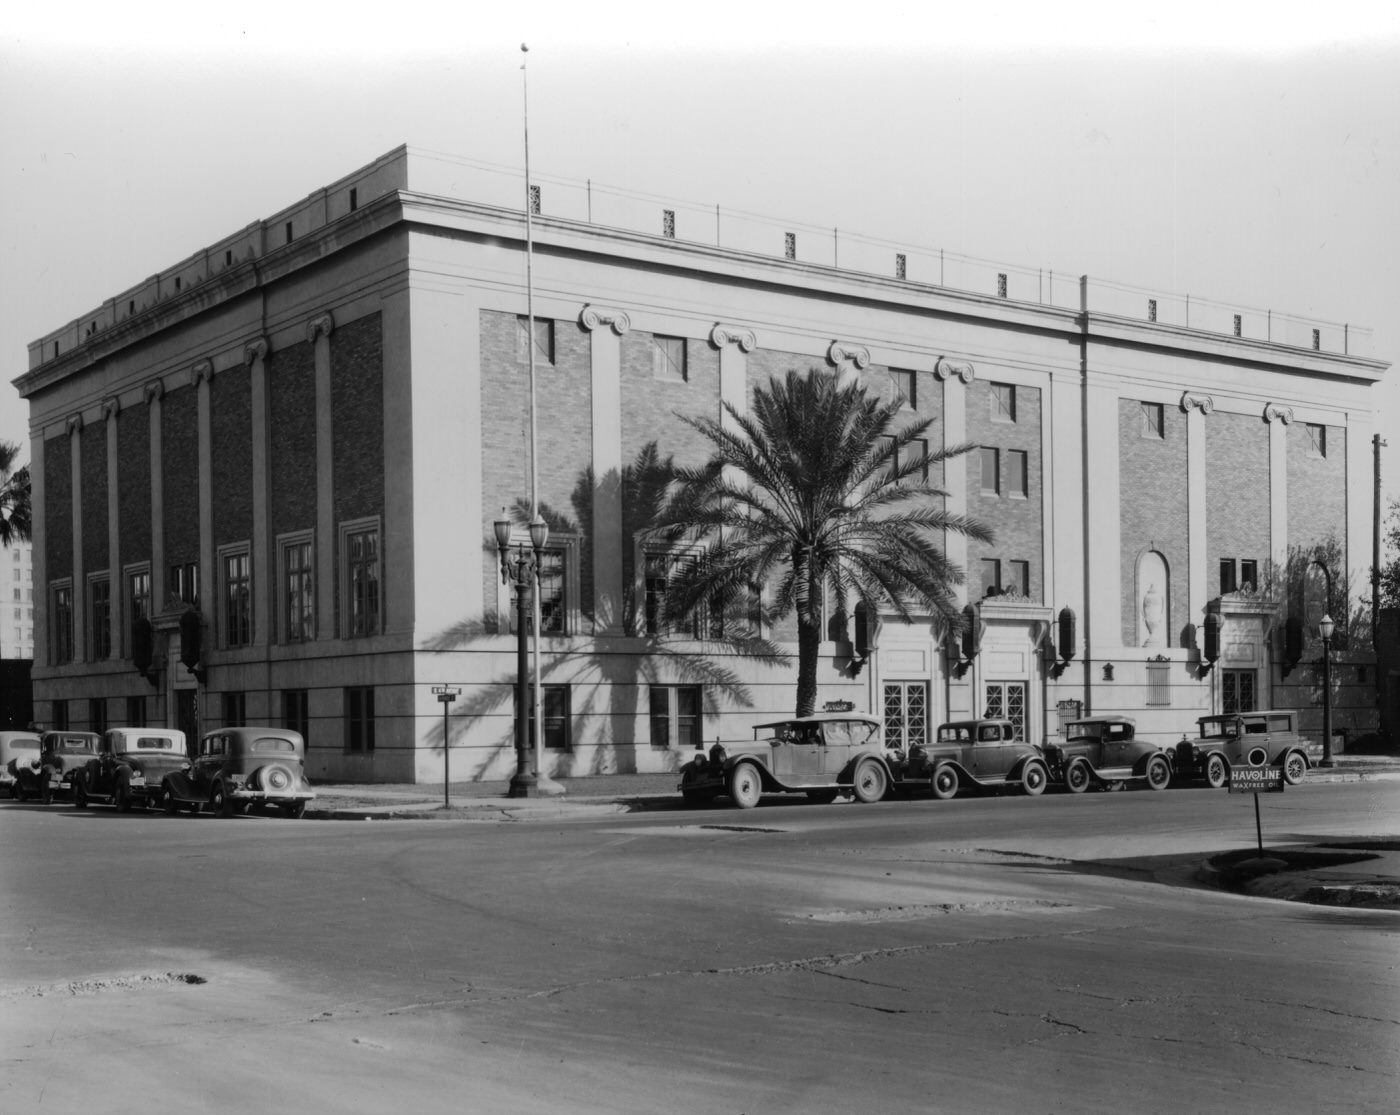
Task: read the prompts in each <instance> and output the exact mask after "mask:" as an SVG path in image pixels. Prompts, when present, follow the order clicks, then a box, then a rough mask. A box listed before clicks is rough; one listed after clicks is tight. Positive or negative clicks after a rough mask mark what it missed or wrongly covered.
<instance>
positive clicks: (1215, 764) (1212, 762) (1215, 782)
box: [1206, 755, 1230, 790]
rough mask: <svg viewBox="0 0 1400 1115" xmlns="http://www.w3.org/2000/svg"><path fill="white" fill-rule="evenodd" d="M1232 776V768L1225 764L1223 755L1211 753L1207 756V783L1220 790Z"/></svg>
mask: <svg viewBox="0 0 1400 1115" xmlns="http://www.w3.org/2000/svg"><path fill="white" fill-rule="evenodd" d="M1229 777H1230V768H1229V767H1228V766H1226V765H1225V757H1224V756H1223V755H1210V756H1208V757H1207V758H1206V785H1207V786H1209V787H1210V788H1211V789H1212V790H1218V789H1220V787H1221V786H1223V785H1225V782H1226V780H1227V779H1228V778H1229Z"/></svg>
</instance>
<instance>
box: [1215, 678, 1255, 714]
mask: <svg viewBox="0 0 1400 1115" xmlns="http://www.w3.org/2000/svg"><path fill="white" fill-rule="evenodd" d="M1254 680H1255V679H1254V671H1253V670H1225V671H1223V672H1222V673H1221V675H1220V711H1221V712H1253V711H1254V710H1255V708H1256V707H1257V706H1256V705H1255V703H1254V702H1255V696H1254Z"/></svg>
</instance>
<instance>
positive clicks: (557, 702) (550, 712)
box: [516, 685, 573, 751]
mask: <svg viewBox="0 0 1400 1115" xmlns="http://www.w3.org/2000/svg"><path fill="white" fill-rule="evenodd" d="M541 697H542V700H541V704H542V705H543V709H542V712H543V715H544V746H545V749H546V750H547V751H568V750H569V749H570V748H571V747H572V745H573V743H572V738H571V737H572V733H571V731H570V726H569V720H570V716H571V712H570V707H569V706H570V701H569V687H568V686H567V685H546V686H545V687H544V689H543V690H542V692H541ZM529 699H530V707H529V708H528V709H526V710H525V715H526V718H527V730H528V733H529V739H530V746H531V747H533V746H534V745H535V689H534V686H533V685H531V686H530V698H529ZM516 715H517V716H518V715H519V709H517V710H516Z"/></svg>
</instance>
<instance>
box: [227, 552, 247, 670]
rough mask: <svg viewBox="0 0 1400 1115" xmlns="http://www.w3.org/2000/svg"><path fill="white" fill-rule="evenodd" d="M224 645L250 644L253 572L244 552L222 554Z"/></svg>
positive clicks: (243, 645)
mask: <svg viewBox="0 0 1400 1115" xmlns="http://www.w3.org/2000/svg"><path fill="white" fill-rule="evenodd" d="M223 570H224V608H223V613H224V614H223V619H224V632H223V634H224V646H226V647H246V646H249V645H251V644H252V642H253V573H252V564H251V559H250V558H249V556H248V551H247V550H239V551H235V552H232V553H226V554H224V555H223Z"/></svg>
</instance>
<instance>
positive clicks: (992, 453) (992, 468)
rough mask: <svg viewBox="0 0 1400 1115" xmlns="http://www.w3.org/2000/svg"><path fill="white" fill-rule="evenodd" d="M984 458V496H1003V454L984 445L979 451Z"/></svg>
mask: <svg viewBox="0 0 1400 1115" xmlns="http://www.w3.org/2000/svg"><path fill="white" fill-rule="evenodd" d="M978 453H979V454H980V456H981V458H982V494H983V495H984V496H995V495H1000V494H1001V454H1000V452H999V451H998V450H996V449H994V448H992V447H991V446H990V445H984V446H982V448H981V449H980V450H978Z"/></svg>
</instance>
